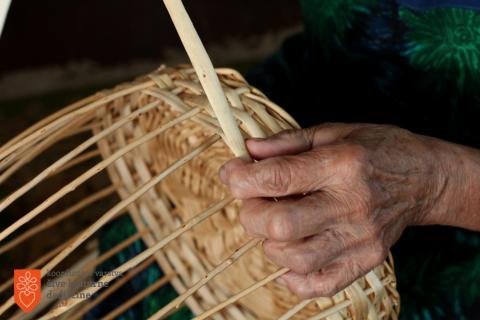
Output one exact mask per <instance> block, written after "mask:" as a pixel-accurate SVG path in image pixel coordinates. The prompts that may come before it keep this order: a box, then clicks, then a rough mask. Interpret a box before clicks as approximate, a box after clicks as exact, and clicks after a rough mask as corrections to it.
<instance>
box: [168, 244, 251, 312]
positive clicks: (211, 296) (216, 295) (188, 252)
mask: <svg viewBox="0 0 480 320" xmlns="http://www.w3.org/2000/svg"><path fill="white" fill-rule="evenodd" d="M243 247H245V246H242V248H243ZM242 248H240V249H237V251H240V250H242ZM180 249H181V250H182V254H183V255H184V256H188V257H189V260H188V261H189V263H190V266H191V267H192V268H193V269H195V270H196V273H193V274H192V278H191V280H192V282H193V283H196V282H198V281H200V280H202V279H205V278H207V277H210V276H211V275H209V272H208V269H207V268H206V267H203V263H202V261H201V260H200V259H199V257H197V255H196V254H195V252H194V251H193V250H192V249H191V248H190V247H189V246H188V245H187V244H186V242H185V241H182V246H181V247H180ZM246 249H247V248H245V250H246ZM172 251H173V250H170V251H169V252H172ZM237 251H235V252H234V255H235V253H236V252H237ZM247 251H248V250H247ZM239 254H240V253H239ZM231 258H234V259H235V257H231ZM203 262H204V261H203ZM209 269H211V268H209ZM210 273H212V271H210ZM185 293H186V292H184V293H183V294H182V295H185ZM196 293H197V296H199V297H201V298H202V299H203V300H205V303H207V302H208V304H209V305H212V304H217V303H219V301H223V300H226V299H228V296H226V295H225V293H224V292H223V290H218V289H217V290H214V289H213V288H212V289H211V290H210V288H209V287H208V286H203V287H201V288H199V290H198V291H197V292H196ZM187 299H189V298H186V300H184V301H187ZM177 306H179V305H178V304H177ZM226 312H227V313H228V315H230V317H232V319H234V320H255V317H254V316H253V315H251V314H250V312H248V311H247V310H245V309H240V308H239V307H238V306H236V305H230V306H228V307H227V308H226Z"/></svg>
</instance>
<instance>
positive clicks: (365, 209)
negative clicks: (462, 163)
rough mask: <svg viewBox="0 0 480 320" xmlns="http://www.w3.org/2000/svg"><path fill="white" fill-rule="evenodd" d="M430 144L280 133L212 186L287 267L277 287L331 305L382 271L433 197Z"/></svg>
mask: <svg viewBox="0 0 480 320" xmlns="http://www.w3.org/2000/svg"><path fill="white" fill-rule="evenodd" d="M430 139H431V138H428V137H423V136H418V135H415V134H412V133H411V132H409V131H406V130H403V129H400V128H397V127H393V126H382V125H368V124H352V125H350V124H325V125H321V126H318V127H313V128H309V129H305V130H296V131H286V132H283V133H280V134H277V135H275V136H273V137H271V138H268V139H252V140H249V141H247V147H248V150H249V152H250V153H251V155H252V157H253V158H255V159H257V160H259V161H258V162H255V163H248V162H246V161H243V160H240V159H234V160H232V161H230V162H228V163H227V164H225V166H224V167H223V168H222V169H221V170H220V178H221V179H222V181H223V182H224V183H225V184H226V185H227V186H228V187H229V188H230V190H231V192H232V194H233V195H234V196H235V197H236V198H238V199H243V200H244V206H243V208H242V210H241V213H240V221H241V223H242V225H243V226H244V227H245V229H246V231H247V232H248V233H249V234H250V235H252V236H255V237H262V238H265V239H266V241H265V242H264V251H265V254H266V255H267V257H268V258H270V259H271V260H272V261H273V262H275V263H276V264H277V265H279V266H282V267H288V268H290V270H291V272H289V273H287V274H285V275H284V276H282V277H281V278H280V279H279V282H280V283H283V284H284V285H286V286H288V288H289V289H290V290H291V291H293V292H294V293H295V294H297V295H298V296H299V297H301V298H310V297H317V296H331V295H334V294H335V293H336V292H338V291H340V290H341V289H343V288H345V287H346V286H348V285H349V284H351V283H352V282H353V281H355V280H356V279H358V278H359V277H361V276H363V275H365V274H366V273H367V272H369V271H370V270H372V269H373V268H374V267H376V266H378V265H380V264H381V263H383V261H384V260H385V258H386V257H387V254H388V251H389V249H390V247H391V246H392V245H393V244H394V243H395V242H396V241H397V239H398V238H399V237H400V235H401V233H402V232H403V230H404V229H405V228H406V227H407V226H409V225H414V224H422V223H424V222H425V221H424V220H425V219H426V217H427V216H428V215H429V213H430V212H431V211H432V209H433V207H434V205H435V203H436V202H437V201H438V199H439V198H440V197H441V195H442V192H443V190H444V188H445V184H446V183H447V182H446V181H447V179H446V178H445V176H444V175H443V174H442V168H440V167H439V166H438V164H437V163H438V161H436V160H437V159H436V157H437V155H436V153H435V148H433V147H432V144H431V143H430ZM273 197H276V198H277V199H274V198H273Z"/></svg>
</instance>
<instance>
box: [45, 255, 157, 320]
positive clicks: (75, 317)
mask: <svg viewBox="0 0 480 320" xmlns="http://www.w3.org/2000/svg"><path fill="white" fill-rule="evenodd" d="M153 262H155V258H154V257H150V258H148V259H147V260H145V261H143V262H142V263H141V264H139V265H138V266H136V267H135V268H132V269H130V270H129V271H128V273H127V274H126V275H124V276H123V277H121V278H120V279H118V280H117V281H115V282H114V283H113V284H112V285H109V286H108V287H107V288H105V290H103V291H102V292H100V294H99V295H98V296H96V297H95V298H94V299H93V300H90V301H89V302H88V303H87V304H85V305H84V306H83V307H82V308H80V309H79V310H77V311H76V312H75V314H74V315H73V317H72V320H78V319H81V318H82V316H83V315H84V314H86V313H87V312H89V311H90V310H92V309H93V308H95V307H96V306H97V305H99V304H100V303H101V302H102V301H104V300H105V299H106V298H108V297H109V296H110V295H111V294H112V293H114V292H115V291H116V290H118V289H119V288H120V287H122V286H123V285H124V284H125V283H127V282H128V281H130V280H131V279H132V278H133V277H135V276H136V275H137V274H139V273H140V272H142V271H143V270H145V269H146V268H147V267H148V266H150V265H151V264H152V263H153ZM50 311H53V310H50Z"/></svg>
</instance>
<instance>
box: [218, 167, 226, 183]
mask: <svg viewBox="0 0 480 320" xmlns="http://www.w3.org/2000/svg"><path fill="white" fill-rule="evenodd" d="M218 176H219V177H220V180H221V181H222V182H223V183H224V184H227V169H225V165H223V166H222V167H221V168H220V171H219V172H218Z"/></svg>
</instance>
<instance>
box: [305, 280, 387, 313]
mask: <svg viewBox="0 0 480 320" xmlns="http://www.w3.org/2000/svg"><path fill="white" fill-rule="evenodd" d="M390 281H392V279H391V278H386V279H385V280H384V281H383V283H384V285H388V284H389V283H390ZM374 292H375V291H374V289H372V288H368V289H367V290H365V295H367V296H368V295H370V294H372V293H374ZM351 305H352V301H351V300H345V301H343V302H340V303H338V304H337V305H335V306H333V307H331V308H329V309H327V310H324V311H322V312H320V313H319V314H317V315H315V316H313V317H310V318H308V320H322V319H325V318H326V317H329V316H331V315H333V314H335V313H337V312H339V311H340V310H342V309H346V308H348V307H349V306H351Z"/></svg>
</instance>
